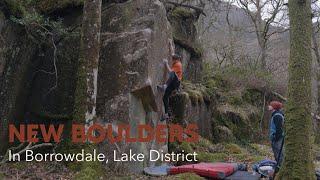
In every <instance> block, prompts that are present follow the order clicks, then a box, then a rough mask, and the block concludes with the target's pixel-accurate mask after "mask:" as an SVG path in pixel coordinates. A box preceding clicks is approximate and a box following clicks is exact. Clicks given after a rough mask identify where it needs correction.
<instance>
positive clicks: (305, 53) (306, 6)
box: [277, 0, 315, 180]
mask: <svg viewBox="0 0 320 180" xmlns="http://www.w3.org/2000/svg"><path fill="white" fill-rule="evenodd" d="M289 18H290V60H289V83H288V103H287V105H286V125H285V127H286V138H285V157H284V162H283V165H282V167H281V170H280V173H279V176H278V177H277V179H301V180H307V179H315V174H314V169H313V157H312V151H311V149H312V138H311V134H312V119H311V101H312V99H311V63H312V54H311V36H312V35H311V33H312V22H311V4H310V0H289Z"/></svg>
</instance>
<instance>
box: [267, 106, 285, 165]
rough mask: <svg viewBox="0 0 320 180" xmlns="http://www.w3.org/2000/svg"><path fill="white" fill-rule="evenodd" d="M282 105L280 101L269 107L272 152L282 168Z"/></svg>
mask: <svg viewBox="0 0 320 180" xmlns="http://www.w3.org/2000/svg"><path fill="white" fill-rule="evenodd" d="M282 107H283V105H282V103H281V102H279V101H272V102H270V104H269V106H268V110H269V111H272V116H271V120H270V131H269V132H270V133H269V138H270V140H271V146H272V151H273V154H274V158H275V160H276V161H277V164H278V165H279V166H280V165H281V162H282V160H283V151H282V146H283V140H284V131H283V125H284V114H283V112H282Z"/></svg>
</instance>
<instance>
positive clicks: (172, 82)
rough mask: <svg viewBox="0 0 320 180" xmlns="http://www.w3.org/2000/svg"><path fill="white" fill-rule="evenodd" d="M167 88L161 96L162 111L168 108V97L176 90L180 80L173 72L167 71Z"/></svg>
mask: <svg viewBox="0 0 320 180" xmlns="http://www.w3.org/2000/svg"><path fill="white" fill-rule="evenodd" d="M166 84H167V88H166V90H165V92H164V96H163V104H164V112H165V113H168V109H169V97H170V95H171V93H172V92H173V91H174V90H177V89H178V88H179V87H180V81H179V79H178V76H177V75H176V73H175V72H173V71H172V72H170V73H169V79H168V80H167V82H166Z"/></svg>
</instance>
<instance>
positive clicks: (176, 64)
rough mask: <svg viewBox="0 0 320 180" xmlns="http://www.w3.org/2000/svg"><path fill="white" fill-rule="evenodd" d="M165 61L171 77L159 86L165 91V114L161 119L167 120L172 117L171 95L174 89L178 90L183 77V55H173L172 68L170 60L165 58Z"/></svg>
mask: <svg viewBox="0 0 320 180" xmlns="http://www.w3.org/2000/svg"><path fill="white" fill-rule="evenodd" d="M163 63H164V65H165V67H166V69H167V70H168V72H169V78H168V80H167V82H166V83H165V84H164V85H158V86H157V88H158V89H159V90H161V91H164V95H163V104H164V111H165V114H164V115H163V117H162V118H161V120H162V121H163V120H166V119H168V118H169V117H170V115H169V112H168V109H169V97H170V95H171V93H172V92H173V91H174V90H178V89H179V87H180V81H181V79H182V64H181V57H180V56H179V55H177V54H174V55H172V65H171V68H170V66H169V64H168V60H167V59H164V60H163Z"/></svg>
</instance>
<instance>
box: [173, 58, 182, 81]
mask: <svg viewBox="0 0 320 180" xmlns="http://www.w3.org/2000/svg"><path fill="white" fill-rule="evenodd" d="M171 70H172V71H174V72H175V73H176V74H177V76H178V79H179V80H180V81H181V79H182V64H181V62H180V61H174V62H173V63H172V66H171Z"/></svg>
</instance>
